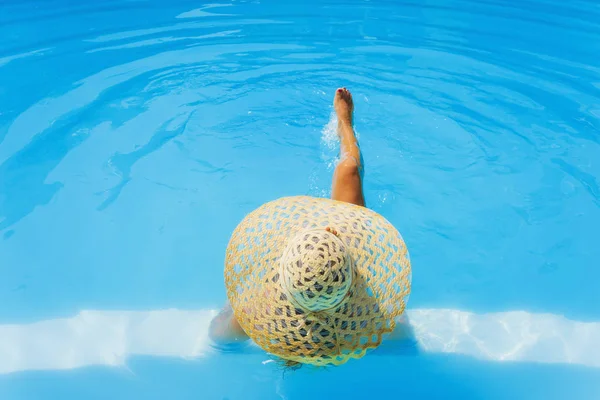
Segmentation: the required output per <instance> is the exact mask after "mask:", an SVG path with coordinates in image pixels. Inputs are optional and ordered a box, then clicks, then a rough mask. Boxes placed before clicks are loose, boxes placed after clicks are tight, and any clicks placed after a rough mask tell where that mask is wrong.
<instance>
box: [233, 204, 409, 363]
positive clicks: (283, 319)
mask: <svg viewBox="0 0 600 400" xmlns="http://www.w3.org/2000/svg"><path fill="white" fill-rule="evenodd" d="M410 284H411V266H410V258H409V255H408V250H407V248H406V245H405V243H404V240H403V239H402V236H401V235H400V233H399V232H398V230H397V229H396V228H394V226H393V225H392V224H391V223H390V222H388V221H387V220H386V219H385V218H384V217H383V216H381V215H380V214H378V213H376V212H374V211H372V210H369V209H367V208H365V207H360V206H356V205H354V204H350V203H344V202H339V201H335V200H329V199H322V198H314V197H309V196H295V197H284V198H281V199H278V200H275V201H272V202H269V203H266V204H264V205H262V206H260V207H259V208H257V209H256V210H254V211H252V212H251V213H249V214H248V215H247V216H246V217H245V218H244V219H243V220H242V221H241V222H240V224H239V225H238V226H237V227H236V229H235V230H234V232H233V234H232V236H231V239H230V241H229V244H228V247H227V253H226V260H225V285H226V288H227V297H228V298H229V301H230V303H231V307H232V309H233V312H234V315H235V317H236V319H237V321H238V323H239V324H240V326H241V327H242V329H243V330H244V331H245V332H246V334H247V335H248V336H249V337H250V338H251V339H252V340H253V341H254V342H255V343H256V344H257V345H259V346H260V347H261V348H262V349H263V350H265V351H267V352H268V353H271V354H273V355H275V356H277V357H280V358H282V359H285V360H291V361H296V362H300V363H303V364H312V365H317V366H324V365H328V364H333V365H340V364H343V363H345V362H347V361H348V360H350V359H352V358H360V357H362V356H364V355H365V353H366V352H367V351H368V350H369V349H373V348H376V347H377V346H379V344H380V343H381V341H382V337H383V336H384V335H385V334H386V333H390V332H392V331H393V329H394V327H395V319H396V317H398V316H400V315H401V314H402V313H403V312H404V308H405V306H406V302H407V300H408V296H409V294H410Z"/></svg>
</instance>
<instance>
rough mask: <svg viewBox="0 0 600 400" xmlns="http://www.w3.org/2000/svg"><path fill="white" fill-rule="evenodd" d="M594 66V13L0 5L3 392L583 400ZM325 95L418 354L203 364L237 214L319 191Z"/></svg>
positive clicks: (547, 2) (598, 175)
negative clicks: (377, 225) (405, 273)
mask: <svg viewBox="0 0 600 400" xmlns="http://www.w3.org/2000/svg"><path fill="white" fill-rule="evenodd" d="M599 51H600V8H599V6H598V4H597V3H596V2H594V1H589V0H579V1H570V2H559V1H556V0H524V1H518V2H517V1H508V0H485V1H475V0H427V1H391V0H371V1H368V0H363V1H358V0H344V1H340V0H326V1H321V2H317V1H315V0H307V1H303V2H296V1H275V0H268V1H262V0H261V1H234V2H231V3H214V4H202V3H198V2H193V1H189V0H174V1H169V2H166V1H158V0H106V1H104V0H103V1H96V2H84V1H66V0H47V1H39V0H25V1H11V0H8V1H3V2H1V3H0V399H32V398H36V399H37V398H48V399H54V398H61V399H71V398H72V399H80V398H85V399H92V398H98V399H100V398H102V399H104V398H128V399H129V398H156V399H165V398H202V399H218V400H223V399H229V400H233V399H261V400H264V399H288V400H290V399H302V398H307V397H309V396H310V397H311V398H318V399H320V398H331V399H338V398H396V397H398V398H402V397H406V396H409V397H412V398H444V399H446V398H461V399H466V398H485V399H493V398H499V399H505V398H506V399H515V398H527V399H538V398H539V399H595V398H600V367H599V365H600V361H599V358H600V354H599V353H598V350H597V346H595V348H594V346H592V345H591V343H597V342H595V340H596V338H600V336H599V334H600V325H598V324H599V323H600V306H599V304H600V294H599V291H598V285H597V282H598V281H600V268H598V267H599V266H600V263H599V262H598V260H599V259H600V246H598V245H597V241H598V236H599V233H600V232H599V228H598V227H599V226H600V181H599V180H600V163H599V161H598V160H599V155H600V145H599V138H600V135H599V129H600V66H599V64H598V54H599ZM340 86H345V87H348V88H349V89H350V90H351V91H352V93H353V95H354V101H355V109H356V114H355V119H354V121H355V125H356V130H357V133H358V135H359V139H360V145H361V149H362V151H363V157H364V163H365V177H364V189H365V195H366V201H367V204H368V206H369V207H370V208H372V209H374V210H375V211H377V212H379V213H381V214H382V215H384V216H385V217H386V218H387V219H388V220H389V221H391V222H392V223H393V224H394V225H395V226H396V227H397V228H398V229H399V230H400V232H401V233H402V235H403V237H404V239H405V240H406V241H407V244H408V247H409V250H410V254H411V260H412V263H413V284H412V293H411V297H410V303H409V308H410V310H409V313H408V317H409V318H410V319H411V320H412V323H413V328H414V329H413V331H414V332H413V333H412V334H413V335H414V336H415V343H416V344H413V345H406V346H404V347H402V346H401V348H400V349H397V348H395V350H393V351H391V350H389V349H388V350H385V349H384V350H382V352H380V353H376V352H374V353H373V356H367V357H366V358H364V359H361V360H359V361H353V362H351V363H349V364H347V365H345V366H342V367H339V368H334V369H329V370H327V371H318V370H313V369H310V368H303V369H300V370H298V371H282V370H281V368H280V367H279V366H278V365H276V363H271V362H268V361H269V356H268V355H266V354H264V353H262V352H260V351H257V350H256V349H254V350H252V351H251V350H247V351H242V352H239V353H235V352H233V353H231V352H226V353H219V352H216V351H211V350H209V347H207V346H208V345H207V343H206V340H205V339H206V337H205V335H204V333H202V332H204V331H205V330H206V321H207V318H209V317H208V316H212V315H213V313H214V310H215V309H217V308H219V307H221V306H222V305H223V303H224V302H225V300H226V296H225V290H224V283H223V261H224V250H225V248H226V246H227V242H228V240H229V235H230V234H231V232H232V230H233V229H234V228H235V226H236V224H237V223H238V222H239V221H240V220H241V219H242V218H243V216H244V215H245V214H246V213H248V212H250V211H251V210H253V209H254V208H255V207H257V206H259V205H261V204H263V203H264V202H266V201H269V200H273V199H276V198H278V197H281V196H288V195H299V194H300V195H304V194H308V195H313V196H323V197H327V196H329V195H330V191H331V190H330V186H331V175H332V173H333V169H334V167H335V162H336V160H337V153H338V148H337V133H336V120H335V117H334V114H332V112H333V109H332V99H333V94H334V92H335V89H336V88H337V87H340ZM203 335H204V336H203ZM392 347H393V346H392ZM376 354H378V356H376ZM357 382H360V384H358V383H357Z"/></svg>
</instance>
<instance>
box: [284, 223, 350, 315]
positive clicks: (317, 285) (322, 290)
mask: <svg viewBox="0 0 600 400" xmlns="http://www.w3.org/2000/svg"><path fill="white" fill-rule="evenodd" d="M352 265H353V264H352V258H351V257H350V254H349V253H348V251H347V248H346V245H344V243H343V242H342V240H340V238H338V237H337V236H336V235H334V234H333V233H331V232H328V231H326V230H324V229H318V230H317V229H315V230H308V231H303V232H300V233H299V234H298V235H296V236H295V237H293V238H292V239H291V240H290V241H289V242H288V245H287V247H286V249H285V250H284V253H283V257H282V259H281V268H282V278H283V282H282V283H283V287H284V290H285V291H286V292H287V294H288V295H290V296H291V297H292V299H293V300H292V301H293V302H295V303H296V304H297V306H299V307H300V308H301V309H303V310H308V311H312V312H318V311H323V310H327V309H330V308H333V307H335V306H337V305H339V304H340V303H341V302H342V301H343V300H344V298H345V297H346V294H347V293H348V291H349V290H350V286H351V285H352V278H353V276H352V274H353V271H352V268H353V266H352Z"/></svg>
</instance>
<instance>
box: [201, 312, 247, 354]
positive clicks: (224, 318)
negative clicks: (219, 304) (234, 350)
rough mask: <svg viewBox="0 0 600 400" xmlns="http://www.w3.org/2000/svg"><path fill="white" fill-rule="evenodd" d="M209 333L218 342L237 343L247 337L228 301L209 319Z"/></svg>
mask: <svg viewBox="0 0 600 400" xmlns="http://www.w3.org/2000/svg"><path fill="white" fill-rule="evenodd" d="M209 335H210V338H211V339H212V340H213V341H214V342H216V343H218V344H230V343H239V342H243V341H246V340H248V339H249V337H248V335H246V332H244V330H243V329H242V327H241V326H240V324H239V323H238V322H237V320H236V318H235V315H233V309H232V308H231V306H230V305H229V303H227V305H226V306H225V307H224V308H223V309H222V310H221V312H219V314H217V316H215V317H214V318H213V320H212V321H211V323H210V327H209Z"/></svg>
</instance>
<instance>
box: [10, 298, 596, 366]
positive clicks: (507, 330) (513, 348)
mask: <svg viewBox="0 0 600 400" xmlns="http://www.w3.org/2000/svg"><path fill="white" fill-rule="evenodd" d="M216 314H217V311H216V310H193V311H192V310H190V311H186V310H177V309H169V310H153V311H82V312H81V313H79V314H78V315H77V316H75V317H72V318H64V319H52V320H46V321H40V322H36V323H32V324H22V325H0V373H3V374H6V373H11V372H17V371H28V370H55V369H73V368H80V367H84V366H90V365H105V366H113V367H116V366H125V365H126V362H127V359H128V358H129V357H132V356H140V355H147V356H156V357H180V358H198V357H215V356H218V354H219V352H220V350H217V349H216V348H215V347H213V346H212V342H211V340H210V339H209V337H208V327H209V324H210V321H211V319H212V318H213V317H214V316H215V315H216ZM401 322H402V323H400V324H399V325H398V326H399V327H398V329H397V330H396V331H395V332H394V333H393V334H392V335H390V336H389V337H388V338H387V340H386V341H385V342H384V344H383V345H382V346H381V347H379V348H378V349H376V350H374V351H373V352H372V353H371V354H370V355H369V357H373V356H411V355H414V354H415V351H416V353H454V354H459V355H465V356H470V357H475V358H477V359H480V360H486V361H494V362H497V361H512V362H537V363H560V364H574V365H582V366H588V367H594V368H600V349H599V348H598V346H597V344H598V343H600V322H578V321H571V320H569V319H566V318H564V317H561V316H558V315H553V314H532V313H527V312H525V311H511V312H501V313H490V314H475V313H471V312H467V311H461V310H451V309H416V310H409V311H408V312H407V315H405V316H404V317H403V319H402V321H401ZM413 345H414V346H413ZM248 351H250V352H261V350H260V349H259V348H258V347H256V346H255V345H253V344H251V343H249V344H248V345H247V346H244V347H243V349H242V348H241V349H240V353H242V352H244V353H247V352H248ZM267 360H268V355H267V354H265V361H267Z"/></svg>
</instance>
